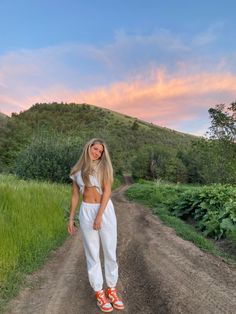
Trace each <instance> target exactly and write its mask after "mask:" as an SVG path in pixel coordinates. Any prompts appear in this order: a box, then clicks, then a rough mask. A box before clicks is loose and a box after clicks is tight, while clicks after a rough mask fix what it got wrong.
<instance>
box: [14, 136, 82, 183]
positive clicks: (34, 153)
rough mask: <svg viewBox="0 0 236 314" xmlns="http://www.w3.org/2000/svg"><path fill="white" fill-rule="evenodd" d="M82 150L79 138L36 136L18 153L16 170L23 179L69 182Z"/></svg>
mask: <svg viewBox="0 0 236 314" xmlns="http://www.w3.org/2000/svg"><path fill="white" fill-rule="evenodd" d="M81 152H82V144H81V140H78V139H74V138H73V139H70V138H69V139H68V138H67V139H63V138H59V137H55V136H52V137H47V138H43V137H40V138H36V139H33V141H32V142H31V143H30V144H29V145H28V146H27V147H26V149H24V150H23V151H21V153H20V154H19V155H18V157H17V159H16V163H15V167H14V172H15V173H16V175H17V176H19V177H20V178H23V179H36V180H44V181H45V180H46V181H52V182H61V183H67V182H70V179H69V172H70V169H71V167H72V166H73V165H74V164H75V163H76V161H77V160H78V158H79V156H80V154H81Z"/></svg>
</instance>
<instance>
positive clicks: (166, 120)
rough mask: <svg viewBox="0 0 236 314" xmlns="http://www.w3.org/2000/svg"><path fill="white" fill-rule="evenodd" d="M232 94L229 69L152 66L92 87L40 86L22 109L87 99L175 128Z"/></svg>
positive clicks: (235, 84)
mask: <svg viewBox="0 0 236 314" xmlns="http://www.w3.org/2000/svg"><path fill="white" fill-rule="evenodd" d="M235 94H236V76H234V75H232V74H229V73H215V74H214V73H199V74H193V75H189V76H184V75H180V74H179V75H176V76H174V75H173V74H172V75H169V74H168V73H166V72H165V71H163V70H156V71H152V72H151V74H150V76H149V77H145V78H143V79H141V78H139V79H135V80H130V81H126V82H117V83H113V84H111V85H110V86H102V87H99V88H96V89H92V90H85V91H79V92H78V91H76V90H72V89H68V88H66V87H63V86H56V87H53V88H50V89H44V90H41V91H40V93H38V95H37V96H28V97H27V98H25V99H24V101H23V102H22V103H23V104H24V106H25V109H27V108H29V107H30V106H31V105H33V104H34V103H36V102H39V103H40V102H53V101H58V102H61V101H63V102H75V103H88V104H93V105H96V106H100V107H104V108H108V109H111V110H114V111H117V112H120V113H123V114H127V115H130V116H134V117H137V118H140V119H142V120H146V121H149V122H153V123H155V124H158V125H162V126H167V127H170V128H178V127H179V126H180V125H181V123H184V122H190V123H191V121H194V119H201V116H202V117H203V116H205V117H206V116H207V109H208V108H209V107H211V106H214V105H215V104H217V103H222V102H223V103H228V102H232V101H234V98H233V97H235V96H234V95H235ZM12 100H13V99H12ZM12 103H14V104H15V103H16V101H14V102H13V101H12ZM20 110H22V108H21V109H20Z"/></svg>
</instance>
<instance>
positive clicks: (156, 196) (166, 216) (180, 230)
mask: <svg viewBox="0 0 236 314" xmlns="http://www.w3.org/2000/svg"><path fill="white" fill-rule="evenodd" d="M196 188H198V186H193V185H180V184H167V183H163V184H162V183H158V182H156V183H153V182H149V181H142V182H141V183H136V184H134V185H132V186H131V187H130V188H129V189H128V190H127V191H126V196H127V197H128V199H130V200H135V201H138V202H140V203H142V204H144V205H146V206H148V207H150V208H151V209H152V212H153V214H155V215H157V216H158V217H159V218H160V219H161V220H162V221H163V222H164V223H165V224H166V225H168V226H169V227H171V228H173V229H174V230H175V231H176V234H177V235H178V236H180V237H182V238H183V239H185V240H188V241H191V242H193V243H194V244H195V245H196V246H198V247H199V248H200V249H202V250H204V251H207V252H209V253H212V254H214V255H216V256H221V257H223V258H225V259H226V260H228V261H229V262H231V263H233V264H235V265H236V257H235V256H233V255H232V254H228V253H225V252H224V251H223V250H222V249H219V248H218V247H217V246H216V245H215V244H214V243H213V242H212V241H211V240H209V239H207V238H205V237H204V236H203V235H202V234H201V233H200V232H198V231H197V230H196V229H195V228H194V227H193V226H192V225H189V224H187V223H186V222H184V221H183V220H181V219H180V218H177V217H175V216H173V215H172V214H171V213H170V212H169V210H168V209H167V207H168V204H170V203H172V202H173V200H177V199H178V197H179V195H180V194H181V193H183V192H184V191H186V190H189V189H196Z"/></svg>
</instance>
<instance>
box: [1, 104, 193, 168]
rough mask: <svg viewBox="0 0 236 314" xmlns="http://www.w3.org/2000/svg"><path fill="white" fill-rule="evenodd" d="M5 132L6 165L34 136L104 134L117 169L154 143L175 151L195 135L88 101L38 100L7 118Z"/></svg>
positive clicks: (3, 152)
mask: <svg viewBox="0 0 236 314" xmlns="http://www.w3.org/2000/svg"><path fill="white" fill-rule="evenodd" d="M4 133H5V136H6V138H7V142H6V141H3V139H1V138H0V140H1V141H0V142H1V145H0V153H1V156H2V160H1V161H2V164H3V165H4V167H11V166H12V165H13V164H14V161H15V159H16V157H17V155H18V154H19V152H20V151H22V150H23V149H24V148H25V147H26V146H27V145H29V144H30V143H31V142H32V141H33V140H35V138H37V137H40V136H42V134H43V137H49V136H52V135H53V136H56V137H58V138H73V139H76V138H78V139H80V141H81V142H82V143H85V142H86V141H88V140H89V139H90V138H93V137H101V138H103V139H104V140H105V141H106V142H107V144H108V147H109V149H110V152H111V156H112V158H113V160H115V168H116V169H115V170H116V171H117V170H118V168H119V171H121V172H122V171H130V169H131V164H132V161H133V160H134V158H135V157H136V156H137V154H139V153H141V152H144V151H145V150H147V149H148V148H150V147H152V146H157V147H164V148H165V149H166V150H168V151H171V152H173V154H176V153H177V151H179V150H181V151H183V150H186V149H187V147H188V146H189V145H190V143H191V142H192V140H194V139H196V137H194V136H192V135H188V134H184V133H181V132H177V131H174V130H171V129H168V128H163V127H159V126H157V125H154V124H152V123H148V122H145V121H142V120H140V119H137V118H134V117H131V116H127V115H123V114H120V113H117V112H114V111H112V110H108V109H104V108H100V107H96V106H93V105H88V104H75V103H70V104H63V103H50V104H35V105H33V106H32V107H31V108H30V109H28V110H26V111H23V112H21V113H19V114H13V115H12V117H11V118H9V119H8V121H7V125H6V130H5V132H4Z"/></svg>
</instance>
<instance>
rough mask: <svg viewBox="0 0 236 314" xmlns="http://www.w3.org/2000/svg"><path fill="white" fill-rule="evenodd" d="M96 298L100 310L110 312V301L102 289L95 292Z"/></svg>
mask: <svg viewBox="0 0 236 314" xmlns="http://www.w3.org/2000/svg"><path fill="white" fill-rule="evenodd" d="M96 299H97V306H98V307H99V308H100V310H101V311H102V312H106V313H108V312H112V311H113V307H112V306H111V303H110V302H109V300H108V299H107V298H106V295H105V293H104V290H100V291H97V292H96Z"/></svg>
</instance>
